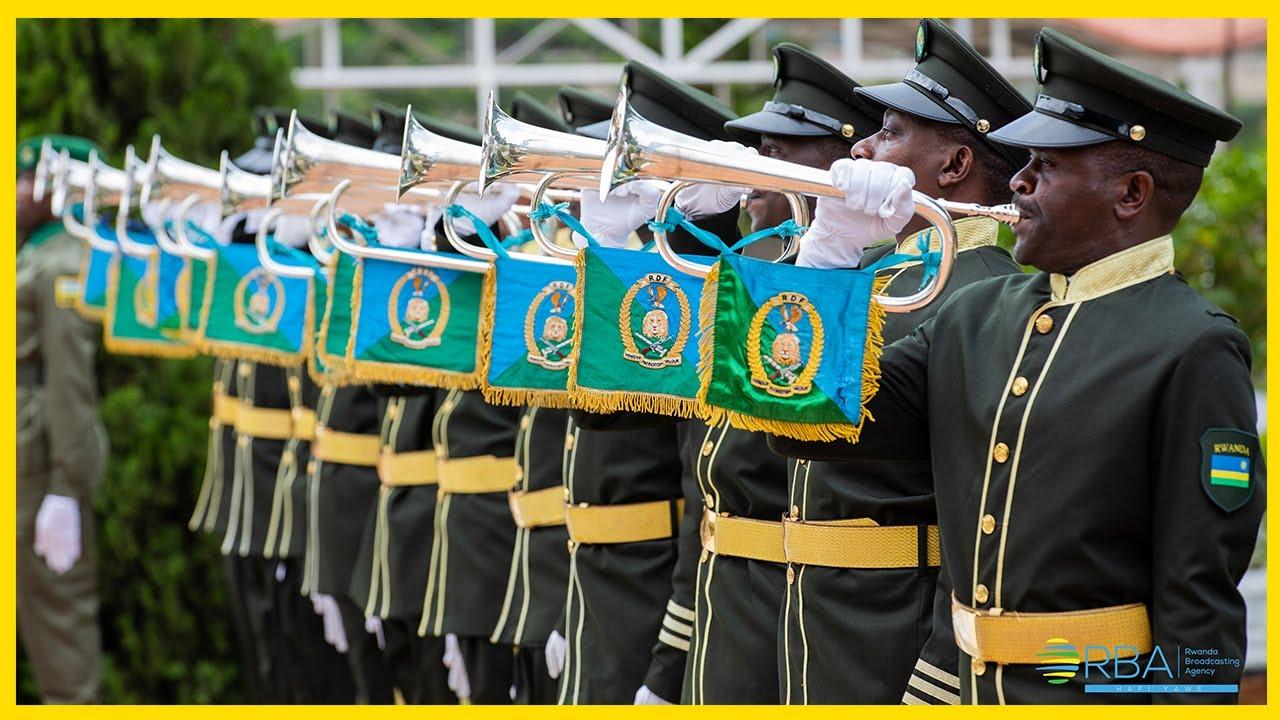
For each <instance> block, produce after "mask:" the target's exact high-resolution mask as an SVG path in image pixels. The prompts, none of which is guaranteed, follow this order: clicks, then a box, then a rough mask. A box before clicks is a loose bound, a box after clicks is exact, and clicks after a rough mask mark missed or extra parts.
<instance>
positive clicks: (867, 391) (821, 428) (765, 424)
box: [698, 265, 890, 443]
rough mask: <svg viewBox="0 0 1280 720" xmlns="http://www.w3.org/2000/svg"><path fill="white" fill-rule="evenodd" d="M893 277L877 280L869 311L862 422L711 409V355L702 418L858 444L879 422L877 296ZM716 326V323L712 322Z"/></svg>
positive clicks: (881, 313)
mask: <svg viewBox="0 0 1280 720" xmlns="http://www.w3.org/2000/svg"><path fill="white" fill-rule="evenodd" d="M712 272H714V273H715V274H716V278H715V279H716V281H718V280H719V266H718V265H717V267H716V268H715V269H714V270H713V271H712ZM889 280H890V278H889V277H881V278H877V279H876V280H875V282H874V283H873V284H872V289H871V295H872V297H871V303H870V305H869V306H868V308H867V333H866V339H865V342H864V344H863V347H862V399H861V408H860V411H861V412H860V415H859V417H858V422H857V423H856V424H855V423H804V422H791V421H786V420H768V419H764V418H759V417H756V416H754V415H747V414H745V413H741V412H738V411H735V410H730V409H728V408H723V407H718V406H714V405H710V404H708V403H707V402H706V399H707V390H708V388H709V387H710V384H711V383H710V380H711V376H710V367H711V364H710V356H709V354H708V353H704V354H703V355H702V358H701V359H702V360H704V361H706V365H705V368H706V370H707V372H706V374H705V375H703V373H702V372H701V371H702V369H703V366H701V365H700V366H699V371H700V372H699V376H700V377H702V378H703V380H702V386H701V387H700V388H699V390H698V399H699V400H700V401H701V406H700V408H699V410H700V415H699V416H700V417H701V418H702V420H703V421H705V422H706V423H707V424H709V425H719V424H721V423H723V422H728V423H729V426H730V427H733V428H736V429H738V430H747V431H750V432H763V433H768V434H770V435H781V436H783V437H788V438H792V439H794V440H800V441H802V442H836V441H840V440H845V441H848V442H850V443H856V442H858V438H859V437H860V436H861V434H862V426H863V424H864V423H865V422H866V421H867V420H871V421H872V422H874V421H875V418H874V417H872V416H871V413H870V411H868V410H867V403H869V402H871V399H872V398H874V397H875V396H876V393H877V392H879V391H880V354H881V352H882V351H883V350H884V334H883V331H884V320H885V309H884V306H882V305H881V304H880V303H879V302H877V301H876V299H875V296H877V295H879V294H880V293H882V292H884V289H885V288H886V287H888V285H889ZM711 283H712V276H711V275H708V276H707V284H708V286H710V285H711ZM707 294H708V291H707V290H706V289H704V290H703V296H702V297H703V300H704V301H705V300H706V298H707ZM711 307H712V313H713V314H714V307H715V305H714V302H713V304H712V306H711ZM706 308H707V306H706V304H705V302H704V304H703V308H702V309H703V312H704V313H705V312H706ZM712 322H714V320H712ZM705 323H706V321H705V320H704V325H703V328H704V330H703V333H704V334H705V333H707V328H710V327H713V326H712V325H710V324H705Z"/></svg>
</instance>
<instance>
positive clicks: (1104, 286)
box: [1049, 235, 1173, 303]
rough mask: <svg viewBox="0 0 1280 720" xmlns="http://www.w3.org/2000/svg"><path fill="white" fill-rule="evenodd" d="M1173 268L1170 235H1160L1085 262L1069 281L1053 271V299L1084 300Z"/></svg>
mask: <svg viewBox="0 0 1280 720" xmlns="http://www.w3.org/2000/svg"><path fill="white" fill-rule="evenodd" d="M1172 271H1173V237H1172V236H1171V235H1163V236H1161V237H1158V238H1156V239H1154V240H1148V241H1146V242H1144V243H1142V244H1141V245H1134V246H1133V247H1131V248H1128V249H1125V250H1121V251H1120V252H1118V253H1115V254H1114V255H1108V256H1107V257H1104V258H1102V259H1101V260H1095V261H1094V262H1092V263H1089V264H1088V265H1085V266H1084V267H1082V268H1080V270H1079V271H1077V272H1076V274H1075V275H1072V276H1071V282H1070V283H1068V282H1067V277H1066V276H1065V275H1060V274H1058V273H1052V274H1050V275H1049V287H1050V289H1051V290H1052V291H1053V299H1054V300H1055V301H1059V302H1072V303H1076V302H1085V301H1088V300H1093V299H1094V298H1099V297H1102V296H1103V295H1107V294H1109V293H1113V292H1115V291H1117V290H1121V289H1123V288H1127V287H1129V286H1130V285H1137V284H1138V283H1143V282H1146V281H1148V280H1151V279H1154V278H1157V277H1159V276H1161V275H1164V274H1166V273H1169V272H1172Z"/></svg>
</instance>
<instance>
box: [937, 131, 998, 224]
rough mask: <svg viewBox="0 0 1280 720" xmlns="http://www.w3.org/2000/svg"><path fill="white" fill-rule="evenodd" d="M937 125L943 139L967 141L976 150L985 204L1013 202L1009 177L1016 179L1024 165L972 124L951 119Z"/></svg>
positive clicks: (963, 143)
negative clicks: (982, 136)
mask: <svg viewBox="0 0 1280 720" xmlns="http://www.w3.org/2000/svg"><path fill="white" fill-rule="evenodd" d="M929 122H934V121H929ZM936 125H937V131H938V137H939V139H940V140H942V141H943V142H947V143H954V144H956V145H964V146H965V147H967V148H969V150H970V151H972V152H973V159H974V166H975V167H974V171H975V172H977V173H978V175H977V179H978V181H979V182H980V183H981V184H982V194H983V196H984V197H983V200H982V203H983V204H985V205H999V204H1001V203H1006V202H1009V196H1010V194H1011V193H1012V191H1011V190H1009V181H1010V180H1011V179H1013V174H1014V173H1016V172H1018V170H1019V169H1020V168H1016V167H1014V166H1013V163H1011V162H1009V160H1008V158H1006V157H1005V156H1003V155H1001V154H1000V153H998V152H996V151H995V148H993V147H991V146H990V145H988V144H987V143H985V142H983V141H982V140H979V139H978V138H977V137H976V136H975V135H974V134H973V131H972V130H970V129H969V128H967V127H964V126H962V125H950V124H947V123H936Z"/></svg>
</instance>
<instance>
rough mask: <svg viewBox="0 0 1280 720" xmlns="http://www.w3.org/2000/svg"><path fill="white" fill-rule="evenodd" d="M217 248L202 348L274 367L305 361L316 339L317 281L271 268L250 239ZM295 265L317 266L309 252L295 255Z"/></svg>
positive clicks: (291, 262)
mask: <svg viewBox="0 0 1280 720" xmlns="http://www.w3.org/2000/svg"><path fill="white" fill-rule="evenodd" d="M215 251H216V253H217V256H216V258H215V260H214V262H213V264H212V266H211V268H210V278H209V280H207V281H206V282H209V283H211V284H212V287H213V289H212V292H211V295H210V300H209V303H208V305H206V306H205V308H204V313H203V316H202V318H201V321H202V322H201V325H202V326H203V328H204V335H203V337H202V338H201V339H200V342H199V344H200V349H201V350H202V351H204V352H206V353H208V354H210V355H215V356H218V357H229V358H237V359H242V360H252V361H254V362H263V363H269V364H272V365H284V366H292V365H298V364H300V363H302V362H305V360H306V355H307V353H308V352H309V350H310V347H311V337H312V334H311V323H312V312H313V308H312V280H311V279H309V278H296V277H284V276H280V275H277V274H275V273H273V272H271V271H270V270H269V269H267V268H265V267H263V265H262V263H261V261H260V260H259V259H258V249H257V247H256V246H254V245H252V244H250V243H232V244H230V245H219V246H216V247H215ZM289 264H299V265H310V266H311V267H314V266H315V263H314V260H312V259H311V258H310V256H308V255H305V254H303V253H293V259H292V260H291V261H290V263H289Z"/></svg>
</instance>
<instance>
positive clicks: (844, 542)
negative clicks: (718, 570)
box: [782, 516, 942, 569]
mask: <svg viewBox="0 0 1280 720" xmlns="http://www.w3.org/2000/svg"><path fill="white" fill-rule="evenodd" d="M925 542H926V553H927V556H926V560H927V562H928V564H929V566H930V567H938V566H940V565H941V564H942V551H941V550H940V549H939V546H938V526H937V525H929V526H928V531H927V534H926V537H925ZM782 547H783V553H784V554H785V557H786V562H792V563H799V564H801V565H822V566H825V567H836V568H858V569H886V568H913V567H918V566H919V565H920V530H919V528H918V527H917V526H915V525H876V524H875V522H874V521H872V520H867V519H859V520H816V521H815V520H810V521H807V522H806V521H802V520H793V519H792V518H790V517H787V516H784V517H783V518H782Z"/></svg>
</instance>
